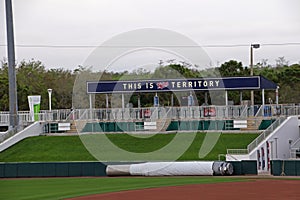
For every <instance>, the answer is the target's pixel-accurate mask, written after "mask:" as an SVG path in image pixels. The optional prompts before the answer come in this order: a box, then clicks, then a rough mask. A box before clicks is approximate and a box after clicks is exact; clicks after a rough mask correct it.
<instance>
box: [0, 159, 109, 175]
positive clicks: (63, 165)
mask: <svg viewBox="0 0 300 200" xmlns="http://www.w3.org/2000/svg"><path fill="white" fill-rule="evenodd" d="M105 170H106V165H104V164H103V163H101V162H46V163H41V162H32V163H0V178H20V177H74V176H106V172H105Z"/></svg>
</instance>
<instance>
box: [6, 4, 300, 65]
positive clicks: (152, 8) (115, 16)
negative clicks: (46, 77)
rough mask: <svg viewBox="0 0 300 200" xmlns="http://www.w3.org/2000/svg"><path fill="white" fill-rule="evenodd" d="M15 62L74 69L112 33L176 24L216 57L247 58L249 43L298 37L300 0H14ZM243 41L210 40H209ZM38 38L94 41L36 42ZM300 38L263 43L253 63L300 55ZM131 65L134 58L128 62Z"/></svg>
mask: <svg viewBox="0 0 300 200" xmlns="http://www.w3.org/2000/svg"><path fill="white" fill-rule="evenodd" d="M12 2H13V12H14V27H15V29H14V31H15V44H16V45H29V47H20V46H17V47H16V59H17V62H19V61H21V60H24V59H25V60H28V59H31V58H34V59H36V60H40V61H42V62H43V63H44V64H45V65H46V67H47V68H58V67H63V68H66V69H74V68H76V67H77V66H78V65H83V64H84V63H85V60H86V59H87V58H88V57H89V55H90V54H91V53H92V52H93V50H94V49H95V48H93V46H98V45H101V44H102V43H103V42H105V41H107V40H109V39H110V38H112V37H113V36H116V35H119V34H122V33H124V32H127V31H132V30H136V29H140V28H159V29H167V30H171V31H175V32H178V33H180V34H183V35H185V36H187V37H189V38H190V39H191V40H193V41H195V42H196V43H198V44H199V45H200V46H201V45H203V46H204V47H203V49H204V50H205V51H206V53H207V54H208V56H209V57H210V59H211V60H212V64H213V65H217V63H223V62H225V61H228V60H230V59H235V60H238V61H242V62H243V64H244V65H248V64H249V46H250V44H251V43H260V44H277V43H280V44H282V43H300V13H299V8H300V1H299V0H243V1H241V0H209V1H208V0H207V1H204V0H151V1H150V0H26V1H22V0H12ZM4 8H5V0H1V4H0V45H1V46H0V58H1V59H3V58H5V57H7V54H6V46H3V45H5V44H6V26H5V9H4ZM227 44H228V45H240V44H242V45H244V44H246V45H247V44H249V46H240V47H209V46H208V45H217V46H222V45H227ZM34 45H58V46H60V45H63V46H64V45H66V46H73V45H75V46H76V45H77V46H81V45H83V46H92V47H89V48H78V47H69V48H54V47H52V48H50V47H46V48H37V47H30V46H34ZM299 52H300V45H274V46H270V45H262V46H261V48H260V49H258V50H255V63H257V62H259V61H261V60H262V59H268V62H269V63H270V64H274V63H275V59H277V58H278V57H279V56H284V57H285V58H286V60H288V61H289V62H290V64H291V63H299V61H300V53H299ZM126 65H128V66H127V67H129V65H130V63H127V64H126Z"/></svg>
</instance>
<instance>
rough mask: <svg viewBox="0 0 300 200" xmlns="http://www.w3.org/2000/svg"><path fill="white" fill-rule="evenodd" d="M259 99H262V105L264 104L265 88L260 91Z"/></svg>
mask: <svg viewBox="0 0 300 200" xmlns="http://www.w3.org/2000/svg"><path fill="white" fill-rule="evenodd" d="M261 99H262V100H261V101H262V103H261V104H262V105H265V89H262V91H261Z"/></svg>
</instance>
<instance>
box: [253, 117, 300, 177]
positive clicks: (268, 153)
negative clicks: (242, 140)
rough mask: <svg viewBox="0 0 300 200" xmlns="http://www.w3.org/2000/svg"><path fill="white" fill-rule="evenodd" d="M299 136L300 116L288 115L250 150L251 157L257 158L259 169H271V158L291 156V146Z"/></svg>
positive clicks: (287, 157)
mask: <svg viewBox="0 0 300 200" xmlns="http://www.w3.org/2000/svg"><path fill="white" fill-rule="evenodd" d="M299 137H300V135H299V124H298V117H297V116H292V117H288V118H287V119H286V120H285V121H284V122H283V123H282V124H281V125H280V126H279V127H277V128H276V129H275V130H274V131H273V133H272V134H270V135H269V136H268V137H266V138H265V139H264V140H263V141H262V142H261V143H260V144H259V145H258V146H257V147H256V148H255V149H254V150H253V151H252V152H250V155H249V158H250V160H257V164H258V170H264V171H269V170H270V160H278V159H283V160H284V159H289V158H290V146H291V144H292V143H293V142H295V141H296V140H297V139H298V138H299Z"/></svg>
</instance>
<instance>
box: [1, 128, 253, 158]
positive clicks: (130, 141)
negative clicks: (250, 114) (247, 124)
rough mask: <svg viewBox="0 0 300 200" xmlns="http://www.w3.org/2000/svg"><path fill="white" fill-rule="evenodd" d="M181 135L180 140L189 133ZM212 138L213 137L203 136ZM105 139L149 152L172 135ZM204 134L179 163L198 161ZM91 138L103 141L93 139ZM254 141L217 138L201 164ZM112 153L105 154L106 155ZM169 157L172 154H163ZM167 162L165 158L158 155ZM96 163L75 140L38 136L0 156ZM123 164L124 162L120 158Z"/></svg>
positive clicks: (249, 137) (227, 136) (246, 137)
mask: <svg viewBox="0 0 300 200" xmlns="http://www.w3.org/2000/svg"><path fill="white" fill-rule="evenodd" d="M177 134H183V135H182V136H183V137H182V140H184V139H185V138H187V137H188V134H189V133H177ZM207 134H211V135H212V134H213V133H207ZM107 136H108V138H109V139H110V140H111V141H112V142H113V143H114V144H115V145H116V146H119V147H120V148H122V149H125V150H127V151H130V152H139V153H145V152H152V151H155V150H157V149H160V148H162V147H164V146H165V145H167V144H168V143H169V142H171V141H172V140H173V138H174V137H175V136H176V134H157V135H155V136H152V137H150V138H136V137H133V136H130V135H127V134H108V135H107ZM205 136H206V134H204V133H198V134H197V135H196V137H195V138H194V140H193V142H192V144H191V145H190V147H189V148H188V149H187V151H185V153H183V155H182V156H181V157H180V158H179V160H199V151H200V148H201V145H202V143H203V141H204V139H205ZM91 137H103V135H102V136H100V135H98V136H97V135H93V136H91ZM256 137H257V134H245V133H242V134H221V135H220V138H219V139H218V141H217V143H216V145H215V146H214V148H213V149H212V151H210V152H209V153H208V154H207V155H206V156H205V157H204V158H201V160H217V159H218V155H219V154H226V150H227V149H229V148H231V149H235V148H237V149H242V148H246V147H247V145H248V144H249V143H250V142H251V141H252V140H254V139H255V138H256ZM109 153H112V152H107V154H109ZM167 153H168V154H170V155H171V154H172V151H170V152H167ZM162 156H164V158H167V157H168V155H162ZM95 160H96V159H95V158H94V157H93V156H92V155H91V154H90V153H89V152H88V151H87V150H86V148H85V146H84V145H83V144H82V142H81V140H80V137H78V136H38V137H32V138H27V139H25V140H23V141H21V142H19V143H18V144H16V145H14V146H12V147H10V148H9V149H7V150H5V151H3V152H1V153H0V162H29V161H42V162H45V161H95ZM124 160H126V158H124Z"/></svg>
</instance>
